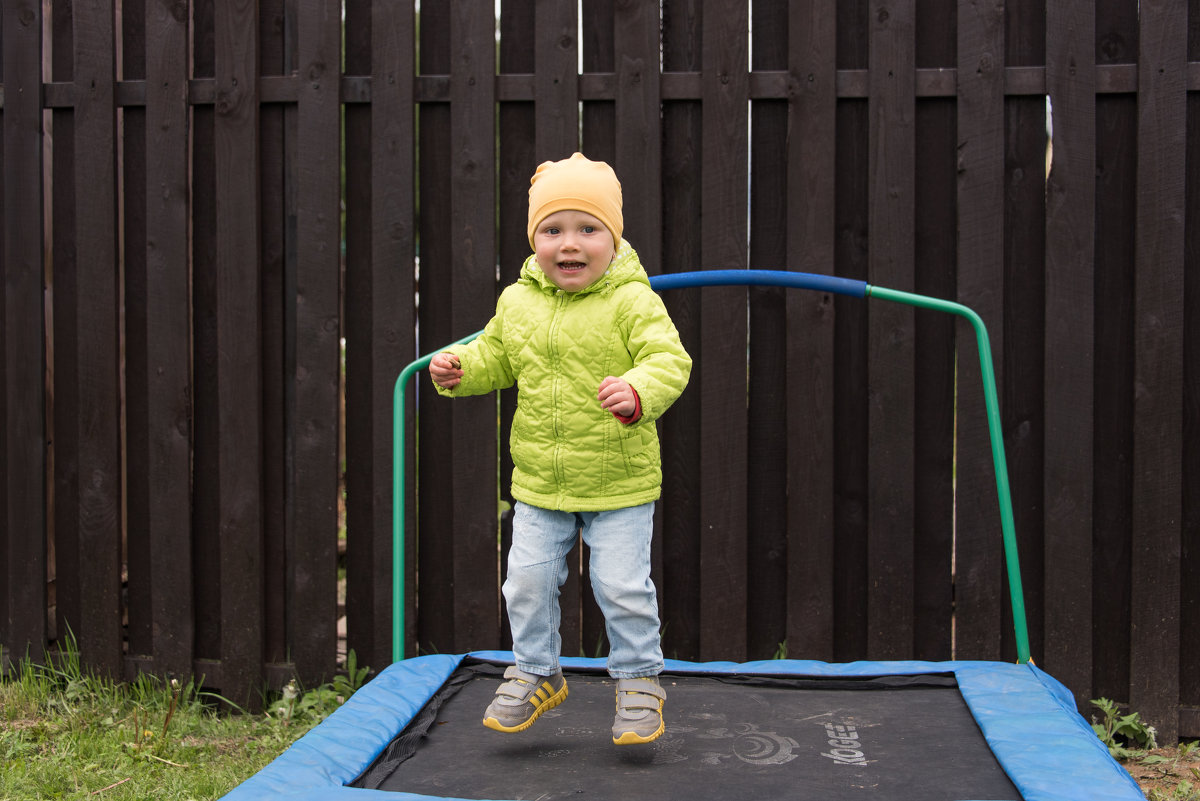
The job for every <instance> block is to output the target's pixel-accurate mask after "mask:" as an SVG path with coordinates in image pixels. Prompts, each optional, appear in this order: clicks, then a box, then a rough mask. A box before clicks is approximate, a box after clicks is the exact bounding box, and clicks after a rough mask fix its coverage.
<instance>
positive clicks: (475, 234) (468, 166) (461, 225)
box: [435, 6, 499, 648]
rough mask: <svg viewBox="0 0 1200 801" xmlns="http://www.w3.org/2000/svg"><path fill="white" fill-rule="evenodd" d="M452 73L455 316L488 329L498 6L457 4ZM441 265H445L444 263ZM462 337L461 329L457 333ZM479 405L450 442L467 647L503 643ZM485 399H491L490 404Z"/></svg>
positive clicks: (490, 437) (467, 327)
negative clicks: (500, 630) (494, 8)
mask: <svg viewBox="0 0 1200 801" xmlns="http://www.w3.org/2000/svg"><path fill="white" fill-rule="evenodd" d="M450 32H451V42H452V47H451V74H452V76H453V81H452V85H451V89H450V96H451V108H450V138H451V163H450V167H451V170H450V176H449V185H448V188H449V192H450V206H451V212H452V214H453V218H452V219H453V220H454V221H455V225H454V228H455V231H454V239H453V242H452V244H451V259H452V261H451V263H452V264H453V265H454V272H453V275H452V284H451V287H452V290H453V294H452V296H451V303H452V312H451V319H452V320H453V321H454V327H455V330H456V331H457V332H468V333H469V332H470V331H473V330H478V329H479V328H482V327H483V325H484V323H486V322H487V320H488V319H489V318H490V317H491V315H492V312H493V311H494V309H495V298H496V295H495V293H496V286H495V284H496V279H495V270H496V264H495V252H496V251H495V248H496V242H495V239H496V235H495V203H496V190H495V183H494V176H495V168H496V163H495V134H494V123H493V118H494V111H493V104H494V102H495V96H494V91H495V81H494V77H493V76H494V75H495V70H496V62H495V20H494V17H493V11H492V7H490V6H480V7H467V6H459V7H456V8H453V9H451V12H450ZM435 266H438V267H440V266H441V265H435ZM458 336H462V334H461V333H458V334H456V338H457V337H458ZM477 401H478V404H477V410H482V409H484V408H487V409H489V410H492V411H491V412H490V413H489V414H485V415H478V414H473V413H472V410H471V409H469V408H468V407H466V406H465V405H464V404H463V403H462V402H461V401H456V402H455V403H454V422H453V424H452V425H453V430H452V431H451V440H450V441H451V444H452V448H453V453H454V455H455V459H456V469H455V473H454V477H453V487H454V490H455V492H454V507H455V508H454V528H453V531H452V532H451V533H450V534H449V536H450V537H451V538H452V540H453V543H454V569H453V578H454V584H455V588H456V593H455V602H454V610H453V616H454V619H455V632H454V633H455V642H456V645H457V647H458V648H465V647H473V648H481V647H482V648H488V647H496V646H498V645H499V630H498V625H499V592H498V587H497V573H496V568H495V565H496V536H497V534H498V532H499V520H498V510H497V505H496V495H495V493H494V492H491V491H489V492H486V493H485V492H479V488H481V487H491V486H493V482H494V480H495V479H494V477H495V475H496V459H497V454H496V447H497V438H496V417H495V411H494V409H495V404H496V397H495V396H494V395H488V396H485V397H483V398H479V399H477ZM485 404H486V405H485Z"/></svg>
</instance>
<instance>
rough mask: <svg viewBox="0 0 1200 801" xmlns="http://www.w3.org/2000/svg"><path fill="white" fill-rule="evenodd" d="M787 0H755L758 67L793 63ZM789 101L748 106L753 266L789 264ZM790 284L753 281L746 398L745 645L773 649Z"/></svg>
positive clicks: (782, 540)
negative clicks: (785, 157)
mask: <svg viewBox="0 0 1200 801" xmlns="http://www.w3.org/2000/svg"><path fill="white" fill-rule="evenodd" d="M787 11H788V9H787V7H786V6H785V5H783V4H779V3H775V4H772V3H763V2H756V3H752V4H751V14H752V15H753V17H754V20H755V25H754V26H753V30H752V32H751V34H752V35H751V61H750V67H751V69H752V70H755V71H758V70H783V69H786V68H787V60H788V59H787V52H788V48H787V34H788V25H787ZM787 126H788V108H787V103H786V102H781V101H779V100H753V101H751V108H750V131H751V134H750V143H749V144H750V223H749V225H750V231H749V234H750V254H749V265H748V266H749V267H751V268H752V269H773V270H778V269H780V268H783V267H786V255H787V229H788V220H787V172H786V170H780V169H778V166H777V165H776V164H775V163H774V160H773V159H771V158H770V155H769V154H774V153H779V152H783V151H786V149H787ZM786 295H787V290H785V289H783V288H782V287H750V288H749V290H748V291H747V299H748V301H749V304H750V322H749V326H750V350H749V366H748V375H749V389H748V406H747V431H746V437H747V441H746V451H747V463H746V469H747V479H746V492H747V498H746V514H747V525H746V571H747V574H748V575H750V576H754V580H753V581H751V582H749V585H748V586H747V588H746V604H747V608H748V609H749V610H759V611H758V612H757V613H754V612H751V613H749V614H747V616H746V655H747V658H750V659H769V658H771V656H772V655H774V654H775V653H777V652H778V651H779V650H780V648H781V646H784V645H785V643H786V640H787V611H788V610H787V603H786V599H787V586H788V582H787V567H788V527H787V513H788V509H787V504H786V503H783V502H781V499H784V498H786V497H787V475H788V470H787V468H788V463H787V456H788V454H787V438H786V437H783V436H780V432H781V431H786V430H787V389H788V387H787V378H786V364H787V362H786V357H787V346H788V343H787V298H786Z"/></svg>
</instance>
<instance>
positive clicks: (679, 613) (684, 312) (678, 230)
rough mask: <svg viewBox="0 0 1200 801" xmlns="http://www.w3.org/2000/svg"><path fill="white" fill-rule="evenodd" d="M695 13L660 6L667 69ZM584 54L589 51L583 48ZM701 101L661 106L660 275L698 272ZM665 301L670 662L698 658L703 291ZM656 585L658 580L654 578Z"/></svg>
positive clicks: (690, 42) (684, 65)
mask: <svg viewBox="0 0 1200 801" xmlns="http://www.w3.org/2000/svg"><path fill="white" fill-rule="evenodd" d="M698 25H699V15H698V13H697V12H696V8H695V6H694V5H693V4H690V3H687V2H680V1H679V0H667V2H665V3H664V4H663V7H662V48H663V50H662V58H663V69H664V71H681V70H699V68H700V53H699V48H698V47H696V46H695V40H696V35H697V34H696V28H697V26H698ZM585 54H586V51H585ZM700 115H701V109H700V103H699V102H697V101H694V100H673V101H665V100H664V102H663V110H662V135H663V144H662V175H661V177H660V182H661V184H662V187H663V193H662V202H663V214H662V226H663V228H662V254H663V255H662V258H663V265H662V267H663V272H683V271H687V270H695V269H698V268H699V265H700V254H701V252H702V249H701V246H700V242H699V238H698V237H694V236H691V235H690V234H689V232H690V231H695V230H698V229H697V228H696V227H695V226H698V224H699V221H700V207H701V191H700V182H699V176H700V159H701V154H700V136H701V134H700V126H701V117H700ZM663 301H664V302H665V303H666V305H667V310H668V311H669V312H670V314H671V319H672V320H673V321H674V322H675V327H676V328H677V329H678V330H679V335H680V338H681V339H682V341H683V344H684V347H686V348H687V349H688V352H689V353H690V354H691V355H692V357H693V359H694V362H693V363H694V367H693V369H692V375H691V379H690V381H689V384H688V389H687V390H686V391H685V392H684V393H683V395H681V396H680V398H679V400H677V401H676V402H675V405H674V406H672V407H671V409H670V410H669V412H668V413H667V414H666V415H665V416H664V417H663V419H662V421H661V422H660V425H659V431H660V432H661V435H662V461H663V500H662V503H661V506H662V549H661V550H662V580H661V581H660V582H658V588H659V598H660V614H661V617H662V626H663V640H662V643H663V652H664V653H665V654H666V655H667V656H669V657H678V658H681V659H687V658H695V657H697V656H698V655H699V653H700V628H699V616H700V612H699V610H700V592H701V589H700V587H701V585H700V537H699V534H698V532H699V531H700V520H701V514H700V497H701V495H700V478H699V475H698V474H696V473H695V472H693V470H692V466H693V465H696V464H698V463H699V460H700V449H701V436H702V431H701V428H700V392H699V391H698V390H699V387H700V379H701V372H702V366H701V364H700V362H699V361H698V360H696V357H698V356H699V342H700V322H701V320H700V290H694V289H687V290H675V291H673V292H669V293H666V294H664V295H663ZM656 581H657V579H656Z"/></svg>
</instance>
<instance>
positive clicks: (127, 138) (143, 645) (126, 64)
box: [118, 0, 186, 675]
mask: <svg viewBox="0 0 1200 801" xmlns="http://www.w3.org/2000/svg"><path fill="white" fill-rule="evenodd" d="M120 21H121V56H120V59H121V61H120V63H121V74H120V75H119V76H118V78H119V79H120V80H123V81H133V80H145V78H146V59H145V55H146V9H145V4H144V3H143V2H142V0H126V2H123V3H122V4H121V16H120ZM120 145H121V148H120V150H121V153H120V161H119V165H120V169H121V187H122V191H121V195H120V198H119V200H120V204H121V222H122V226H121V236H122V247H121V263H122V268H123V272H124V281H123V285H124V296H123V297H122V298H121V303H122V306H123V308H124V325H123V329H124V330H123V334H124V336H123V340H124V343H125V347H124V362H125V364H124V374H125V376H124V377H125V386H124V398H125V440H124V449H125V508H126V515H125V539H126V547H125V571H126V581H125V598H124V607H125V609H124V613H125V616H126V619H127V620H128V624H127V626H126V629H125V638H126V641H127V642H128V646H127V657H126V660H125V673H126V675H134V674H136V672H137V671H138V670H141V669H149V667H150V664H152V660H153V656H152V654H153V651H154V645H153V632H152V626H153V621H152V619H151V616H150V606H151V600H150V599H151V591H152V587H151V580H150V577H151V576H152V574H153V571H152V569H151V567H150V558H151V553H152V549H151V547H150V543H149V540H148V535H147V522H146V521H147V511H148V510H147V508H146V507H147V500H148V497H149V491H148V489H147V486H148V481H149V478H150V476H149V471H148V470H147V468H146V462H145V461H144V459H145V454H146V449H147V446H146V442H147V428H146V424H145V421H146V419H147V409H148V406H149V402H150V401H149V398H148V397H147V395H146V393H145V390H144V387H145V385H146V341H145V332H146V310H147V308H148V306H149V304H148V303H147V302H146V258H147V255H148V254H147V248H146V236H147V231H146V205H147V202H148V198H147V197H146V192H145V187H146V160H147V156H148V154H147V147H146V107H145V106H132V105H127V106H126V107H125V108H123V109H121V141H120ZM185 236H186V233H185ZM184 242H185V244H186V238H185V240H184ZM184 308H185V309H186V306H185V307H184ZM184 319H185V320H186V315H185V317H184ZM143 659H145V660H151V661H148V662H145V663H143V661H142V660H143Z"/></svg>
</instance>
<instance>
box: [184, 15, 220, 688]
mask: <svg viewBox="0 0 1200 801" xmlns="http://www.w3.org/2000/svg"><path fill="white" fill-rule="evenodd" d="M212 24H213V13H212V6H211V5H204V4H198V5H197V7H196V10H195V23H194V26H195V34H194V36H195V41H196V43H197V44H196V46H195V48H194V51H193V52H194V56H193V59H194V67H193V71H194V72H195V73H196V74H197V75H206V74H207V75H211V74H212V72H213V70H214V69H215V65H214V49H213V35H212ZM205 42H207V43H208V46H207V47H204V46H203V45H204V43H205ZM215 122H216V113H215V109H214V108H213V106H211V105H206V106H199V107H196V108H195V109H193V111H192V165H193V171H192V184H191V191H192V198H191V201H192V209H191V214H192V225H193V229H192V237H191V261H192V318H193V319H192V329H193V330H192V376H193V378H192V380H193V389H192V400H193V404H194V406H193V408H194V409H195V413H194V417H193V420H192V448H193V456H192V532H193V541H192V557H193V559H194V560H195V561H194V565H193V567H194V573H193V580H194V582H195V584H194V587H195V603H196V606H195V609H196V618H195V620H196V624H195V625H196V640H195V655H196V658H197V659H198V660H199V659H207V660H213V661H215V660H217V659H218V657H219V656H220V653H221V642H220V638H221V618H220V610H221V602H220V590H221V571H220V548H219V547H218V541H217V531H218V526H219V523H218V519H219V518H218V516H217V498H218V495H217V485H218V480H217V479H218V462H217V453H218V448H217V434H218V428H217V410H218V403H217V372H216V369H217V301H216V298H217V283H216V278H217V268H216V261H217V258H216V249H217V243H216V227H217V226H216V213H217V181H216V166H215V165H216V141H215V136H214V133H215V130H216V125H215ZM209 686H210V687H211V686H213V684H212V683H211V681H210V684H209Z"/></svg>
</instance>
